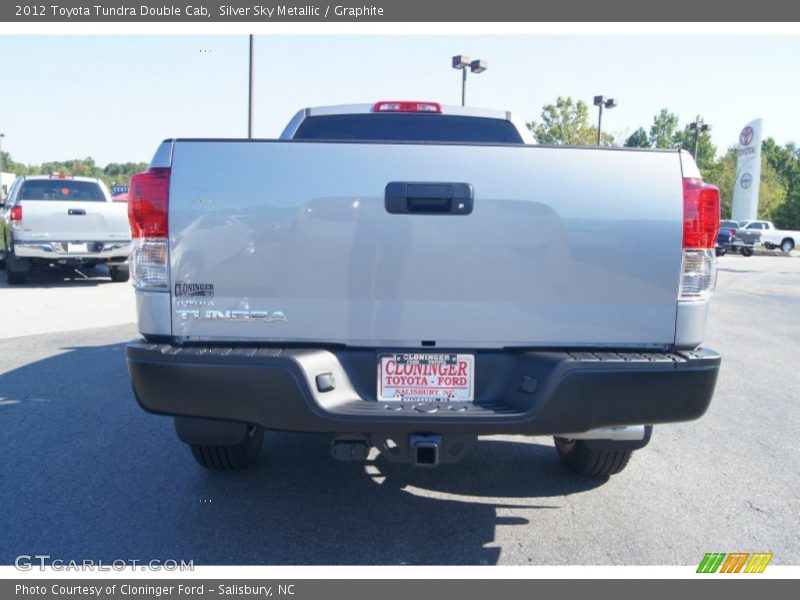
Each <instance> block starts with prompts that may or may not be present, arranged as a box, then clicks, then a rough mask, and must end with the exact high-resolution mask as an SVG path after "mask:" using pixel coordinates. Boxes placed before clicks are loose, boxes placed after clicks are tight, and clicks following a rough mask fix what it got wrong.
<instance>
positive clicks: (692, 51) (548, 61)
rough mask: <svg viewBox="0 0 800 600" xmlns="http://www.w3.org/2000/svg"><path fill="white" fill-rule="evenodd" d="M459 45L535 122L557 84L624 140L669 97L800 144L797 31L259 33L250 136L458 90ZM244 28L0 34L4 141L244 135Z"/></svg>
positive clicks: (708, 117) (39, 149)
mask: <svg viewBox="0 0 800 600" xmlns="http://www.w3.org/2000/svg"><path fill="white" fill-rule="evenodd" d="M455 54H467V55H469V56H470V57H472V58H482V59H484V60H486V61H488V63H489V68H488V70H487V71H485V72H484V73H482V74H480V75H472V74H470V76H469V79H468V82H467V104H468V105H472V106H480V107H486V108H497V109H503V110H510V111H512V112H514V113H517V114H519V115H521V116H522V117H523V118H525V119H526V120H531V119H538V118H539V114H540V112H541V108H542V106H543V105H544V104H547V103H550V102H553V101H554V100H555V98H556V97H557V96H559V95H562V96H572V97H573V98H575V99H582V100H584V101H586V102H587V103H588V104H589V105H590V109H591V113H590V114H591V118H592V120H593V122H594V120H595V119H596V118H597V113H596V109H595V108H594V107H593V106H591V102H592V97H593V96H595V95H600V94H603V95H606V96H608V97H613V98H616V99H617V100H618V102H619V106H618V107H617V108H615V109H613V110H610V111H605V112H604V115H603V131H609V132H611V133H614V134H615V135H617V137H618V139H619V140H620V141H621V140H622V139H624V137H623V136H627V135H628V134H630V133H631V132H633V131H634V130H635V129H636V128H638V127H640V126H644V127H645V128H646V129H647V128H649V125H650V124H651V123H652V120H653V116H654V115H655V114H656V113H657V112H658V111H659V110H660V109H661V108H664V107H666V108H668V109H669V110H671V111H672V112H674V113H676V114H677V115H678V116H679V118H680V122H681V126H683V124H685V123H687V122H690V121H692V120H694V119H695V118H696V117H697V116H698V115H701V116H702V117H703V118H704V119H705V122H707V123H709V124H711V126H712V140H713V142H714V143H715V144H716V145H717V149H718V152H720V153H721V152H724V150H725V149H726V148H727V147H728V146H730V145H732V144H735V143H736V142H737V139H738V134H739V131H740V130H741V129H742V127H743V126H744V125H745V124H746V123H747V122H749V121H750V120H752V119H754V118H759V117H760V118H763V119H764V136H765V137H769V136H771V137H773V138H775V139H776V140H777V141H778V142H779V143H781V144H783V143H786V142H789V141H795V142H800V110H798V109H799V108H800V77H798V72H797V68H796V65H797V61H798V57H800V36H796V35H794V36H793V35H782V36H720V35H713V36H696V35H695V36H675V35H649V36H631V35H626V36H588V35H574V36H567V35H530V36H524V35H508V36H500V35H490V36H475V35H469V36H459V35H442V36H437V35H408V36H406V35H382V36H365V35H331V36H327V35H259V36H257V37H256V42H255V86H254V87H255V109H254V110H255V119H254V120H255V126H254V129H255V136H256V137H264V138H270V137H276V136H278V135H279V134H280V132H281V131H282V129H283V127H284V125H285V124H286V122H287V121H288V120H289V119H290V118H291V117H292V115H293V114H294V113H295V112H296V111H297V110H299V109H300V108H303V107H306V106H319V105H327V104H347V103H358V102H374V101H377V100H386V99H392V100H394V99H410V100H432V101H439V102H442V103H443V104H458V103H459V102H460V94H461V87H460V86H461V83H460V73H459V72H457V71H455V70H453V69H452V68H451V66H450V58H451V56H453V55H455ZM247 57H248V38H247V36H244V35H242V36H230V35H205V36H193V35H158V36H133V35H125V36H100V35H71V36H43V35H0V81H1V82H2V88H0V133H4V134H5V137H4V138H3V140H2V144H3V150H5V151H8V152H10V153H11V155H12V157H13V158H14V159H15V160H17V161H20V162H23V163H30V164H38V163H41V162H44V161H50V160H66V159H71V158H84V157H87V156H91V157H93V158H94V159H95V161H96V162H97V163H98V164H99V165H105V164H107V163H109V162H127V161H149V160H150V158H151V156H152V154H153V152H154V151H155V149H156V147H157V146H158V143H159V142H160V141H161V140H162V139H164V138H168V137H245V136H246V134H247V75H248V70H247V69H248V65H247Z"/></svg>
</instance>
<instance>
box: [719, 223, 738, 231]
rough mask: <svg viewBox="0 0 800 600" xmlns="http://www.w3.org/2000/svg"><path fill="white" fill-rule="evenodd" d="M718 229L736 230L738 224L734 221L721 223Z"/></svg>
mask: <svg viewBox="0 0 800 600" xmlns="http://www.w3.org/2000/svg"><path fill="white" fill-rule="evenodd" d="M719 226H720V227H725V228H726V229H738V228H739V223H737V222H736V221H723V222H722V223H720V224H719Z"/></svg>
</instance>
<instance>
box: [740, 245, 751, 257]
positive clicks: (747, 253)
mask: <svg viewBox="0 0 800 600" xmlns="http://www.w3.org/2000/svg"><path fill="white" fill-rule="evenodd" d="M742 256H753V249H752V248H747V247H745V248H742Z"/></svg>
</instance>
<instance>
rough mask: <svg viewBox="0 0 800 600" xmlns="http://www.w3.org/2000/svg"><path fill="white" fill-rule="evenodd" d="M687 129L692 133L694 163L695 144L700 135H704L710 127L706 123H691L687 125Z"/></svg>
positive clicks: (695, 155)
mask: <svg viewBox="0 0 800 600" xmlns="http://www.w3.org/2000/svg"><path fill="white" fill-rule="evenodd" d="M689 129H690V130H691V131H694V154H692V156H693V157H694V159H695V161H696V160H697V142H698V139H699V138H700V133H706V132H707V131H711V125H709V124H708V123H703V122H702V121H692V122H691V123H689Z"/></svg>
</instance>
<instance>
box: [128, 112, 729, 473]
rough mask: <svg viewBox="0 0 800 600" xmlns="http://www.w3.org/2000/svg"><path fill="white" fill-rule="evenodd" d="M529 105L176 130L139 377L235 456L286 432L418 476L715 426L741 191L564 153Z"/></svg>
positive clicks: (141, 266) (153, 212) (207, 449)
mask: <svg viewBox="0 0 800 600" xmlns="http://www.w3.org/2000/svg"><path fill="white" fill-rule="evenodd" d="M528 135H529V134H528V133H527V131H526V130H525V127H524V125H523V124H521V123H520V122H519V121H517V120H516V119H514V118H512V117H511V116H510V115H509V114H508V113H504V112H495V111H483V110H477V109H470V108H467V109H464V108H450V107H441V106H439V105H438V104H436V103H427V102H379V103H377V104H375V105H356V106H339V107H326V108H313V109H306V110H304V111H301V112H299V113H298V114H297V115H296V116H295V118H294V119H293V120H292V121H291V122H290V123H289V125H288V127H287V128H286V131H285V132H284V134H283V136H282V138H281V139H280V140H205V139H177V140H167V141H165V142H164V143H163V144H162V145H161V146H160V147H159V149H158V151H157V152H156V154H155V156H154V158H153V161H152V163H151V165H150V169H149V170H148V171H147V172H146V173H142V174H139V175H136V176H134V178H133V180H132V181H131V186H130V193H129V211H130V220H131V224H132V227H133V233H134V246H133V251H132V258H131V265H132V275H133V280H134V284H135V287H136V299H137V308H138V323H139V330H140V332H141V334H142V336H143V338H144V339H143V340H141V341H137V342H134V343H131V344H129V345H128V346H127V349H126V356H127V361H128V368H129V371H130V375H131V379H132V381H133V389H134V392H135V395H136V397H137V399H138V401H139V402H140V404H141V405H142V406H143V407H144V408H145V409H146V410H148V411H152V412H155V413H160V414H165V415H171V416H173V417H175V425H176V429H177V434H178V436H179V438H180V439H181V440H182V441H183V442H185V443H187V444H189V445H190V446H191V449H192V452H193V454H194V456H195V458H196V459H197V461H198V462H199V463H200V464H202V465H203V466H205V467H209V468H212V469H235V468H240V467H243V466H246V465H248V464H250V463H251V462H252V461H253V460H254V459H255V457H256V455H257V453H258V452H259V450H260V446H261V442H262V437H263V432H264V430H265V429H277V430H286V431H305V432H320V433H327V434H330V435H331V438H332V442H331V448H332V452H333V455H334V456H335V457H336V458H339V459H343V460H363V459H365V458H366V457H367V454H368V451H369V449H370V448H372V447H377V448H378V449H379V450H380V452H381V453H382V454H383V455H384V456H385V457H386V458H387V459H388V460H392V461H401V462H410V463H413V464H415V465H417V466H435V465H438V464H442V463H448V462H454V461H456V460H458V459H459V458H461V457H462V456H463V455H464V454H465V453H466V452H467V451H468V449H469V448H470V447H471V446H472V445H473V442H474V441H475V440H476V439H477V436H478V435H485V434H501V433H508V434H527V435H545V434H546V435H554V436H555V442H556V449H557V451H558V455H559V456H560V458H561V459H562V461H563V462H564V463H565V464H566V465H567V466H568V467H570V468H572V469H573V470H575V471H577V472H579V473H583V474H586V475H601V476H604V475H610V474H613V473H617V472H619V471H620V470H622V468H624V466H625V465H626V463H627V461H628V459H629V457H630V455H631V453H632V452H633V451H634V450H636V449H638V448H641V447H643V446H644V445H645V444H647V442H648V440H649V438H650V434H651V430H652V425H653V424H660V423H669V422H676V421H687V420H691V419H696V418H698V417H700V416H701V415H702V414H703V413H704V412H705V410H706V408H707V407H708V405H709V402H710V400H711V396H712V394H713V390H714V385H715V382H716V378H717V372H718V369H719V365H720V357H719V355H718V354H716V353H715V352H713V351H711V350H708V349H704V348H701V347H700V345H701V342H702V340H703V335H704V330H705V324H706V315H707V309H708V302H709V296H710V295H711V292H712V290H713V288H714V284H715V276H716V262H715V260H716V259H715V256H714V243H715V241H716V233H717V227H718V224H719V192H718V190H717V189H716V188H714V187H713V186H709V185H706V184H704V183H703V182H702V180H701V178H700V173H699V171H698V169H697V167H696V166H695V163H694V161H693V160H692V158H691V156H690V155H689V154H687V153H685V152H679V151H642V150H620V149H612V148H568V147H545V146H536V145H532V144H530V143H527V142H530V139H529V137H528Z"/></svg>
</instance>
